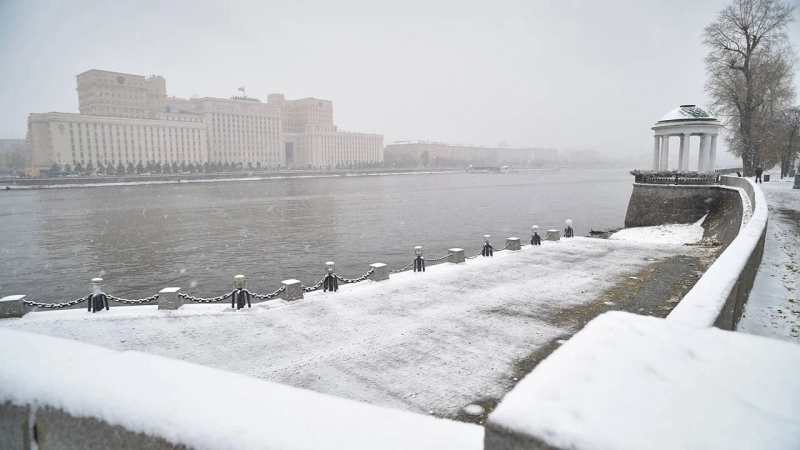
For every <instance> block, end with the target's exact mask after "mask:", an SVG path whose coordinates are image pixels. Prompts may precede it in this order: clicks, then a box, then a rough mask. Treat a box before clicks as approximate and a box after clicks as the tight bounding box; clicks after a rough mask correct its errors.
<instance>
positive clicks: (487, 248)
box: [481, 234, 494, 256]
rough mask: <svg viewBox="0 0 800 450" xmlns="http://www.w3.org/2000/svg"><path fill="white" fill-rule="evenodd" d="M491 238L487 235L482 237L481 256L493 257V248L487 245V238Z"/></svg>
mask: <svg viewBox="0 0 800 450" xmlns="http://www.w3.org/2000/svg"><path fill="white" fill-rule="evenodd" d="M490 237H492V236H490V235H488V234H484V235H483V248H482V249H481V256H494V247H492V244H490V243H489V238H490Z"/></svg>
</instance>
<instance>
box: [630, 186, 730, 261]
mask: <svg viewBox="0 0 800 450" xmlns="http://www.w3.org/2000/svg"><path fill="white" fill-rule="evenodd" d="M743 206H744V205H742V199H741V195H740V194H739V191H737V190H735V189H729V188H727V187H725V186H673V185H660V184H636V185H634V187H633V193H632V194H631V200H630V202H629V203H628V212H627V214H626V216H625V227H626V228H632V227H651V226H656V225H664V224H668V223H695V222H697V221H698V220H700V219H702V218H703V217H704V216H705V220H703V224H702V225H703V229H704V232H703V237H706V238H712V239H715V240H717V241H719V242H720V243H722V245H723V249H724V248H725V247H727V246H728V245H729V244H730V243H731V242H733V240H734V239H735V238H736V236H737V235H738V234H739V229H740V224H741V223H742V215H743V211H744V209H743Z"/></svg>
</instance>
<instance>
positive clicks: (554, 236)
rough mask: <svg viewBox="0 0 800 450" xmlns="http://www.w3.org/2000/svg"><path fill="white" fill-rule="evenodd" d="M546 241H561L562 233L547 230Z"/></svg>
mask: <svg viewBox="0 0 800 450" xmlns="http://www.w3.org/2000/svg"><path fill="white" fill-rule="evenodd" d="M544 240H546V241H560V240H561V232H559V231H558V230H547V236H545V238H544Z"/></svg>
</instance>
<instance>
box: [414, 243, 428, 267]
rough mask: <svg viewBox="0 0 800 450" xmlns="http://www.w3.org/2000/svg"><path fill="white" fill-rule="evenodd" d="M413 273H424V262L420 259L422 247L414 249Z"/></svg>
mask: <svg viewBox="0 0 800 450" xmlns="http://www.w3.org/2000/svg"><path fill="white" fill-rule="evenodd" d="M414 255H416V259H414V272H425V260H424V259H423V258H422V246H420V245H418V246H416V247H414Z"/></svg>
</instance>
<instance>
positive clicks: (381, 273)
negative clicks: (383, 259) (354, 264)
mask: <svg viewBox="0 0 800 450" xmlns="http://www.w3.org/2000/svg"><path fill="white" fill-rule="evenodd" d="M369 268H370V269H372V273H371V274H369V279H370V280H372V281H383V280H388V279H389V267H388V266H386V264H384V263H372V264H370V265H369Z"/></svg>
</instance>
